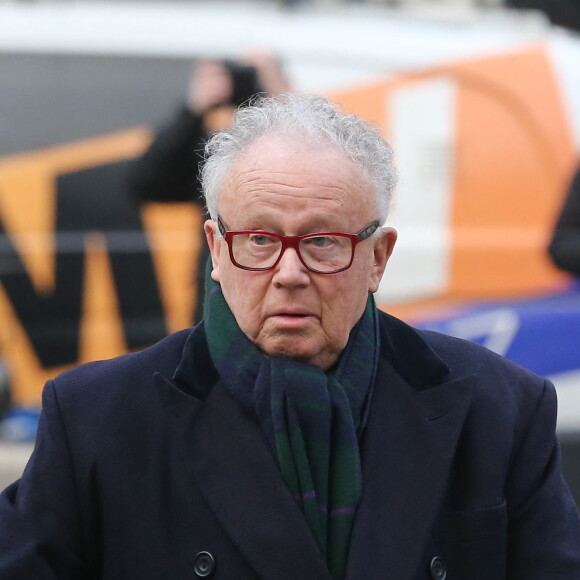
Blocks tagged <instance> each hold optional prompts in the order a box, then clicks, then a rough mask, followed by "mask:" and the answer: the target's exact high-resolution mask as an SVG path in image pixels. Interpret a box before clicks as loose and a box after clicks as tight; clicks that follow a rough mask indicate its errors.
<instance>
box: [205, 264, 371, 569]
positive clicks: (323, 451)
mask: <svg viewBox="0 0 580 580" xmlns="http://www.w3.org/2000/svg"><path fill="white" fill-rule="evenodd" d="M206 279H207V280H208V282H207V288H206V303H205V316H204V325H205V330H206V337H207V342H208V347H209V352H210V355H211V358H212V361H213V363H214V366H215V367H216V369H217V371H218V373H219V376H220V378H221V380H222V381H223V382H224V383H225V385H226V388H227V389H228V390H229V391H230V393H231V394H232V396H233V397H234V398H235V399H236V400H238V401H239V402H240V403H241V404H242V405H243V406H244V407H245V408H246V409H247V410H249V411H250V412H251V413H252V414H254V415H255V416H256V417H257V419H258V421H259V423H260V425H261V428H262V430H263V431H264V434H265V436H266V439H267V441H268V443H269V445H270V448H271V449H272V451H273V454H274V456H275V457H276V458H277V461H278V466H279V469H280V472H281V474H282V478H283V479H284V481H285V483H286V485H287V486H288V488H289V489H290V492H291V493H292V494H293V495H294V497H295V498H296V501H297V502H298V504H299V506H300V508H301V510H302V512H303V513H304V517H305V519H306V522H307V524H308V526H309V528H310V530H311V531H312V534H313V535H314V538H315V539H316V542H317V543H318V546H319V547H320V550H321V551H322V553H323V555H324V557H325V558H326V561H327V564H328V567H329V570H330V572H331V574H332V575H333V577H335V578H343V577H344V575H345V573H346V563H347V556H348V548H349V545H350V535H351V530H352V525H353V521H354V515H355V511H356V508H357V505H358V502H359V499H360V496H361V489H362V474H361V461H360V453H359V447H358V440H359V438H360V436H361V433H362V431H363V429H364V426H365V423H366V417H367V410H368V403H369V399H370V395H371V388H372V385H373V382H374V377H375V370H376V367H377V360H378V352H379V334H378V320H377V312H376V307H375V303H374V299H373V297H372V294H369V298H368V301H367V305H366V308H365V312H364V315H363V316H362V318H361V319H360V321H359V322H358V323H357V324H356V326H355V327H354V328H353V330H352V331H351V334H350V338H349V341H348V344H347V346H346V348H345V350H344V351H343V353H342V355H341V357H340V360H339V362H338V364H337V365H335V367H334V369H332V370H331V371H329V372H328V373H324V371H322V369H320V368H319V367H317V366H315V365H312V364H309V363H302V362H297V361H294V360H291V359H288V358H280V357H268V356H265V355H263V354H262V353H261V352H260V351H259V350H258V348H257V347H256V346H255V345H254V344H253V343H252V342H251V341H250V340H249V339H248V338H247V337H246V335H245V334H244V333H243V332H242V331H241V330H240V328H239V326H238V324H237V322H236V319H235V318H234V316H233V314H232V312H231V310H230V309H229V307H228V305H227V303H226V301H225V299H224V296H223V294H222V291H221V287H220V285H219V284H216V283H215V282H213V281H212V280H211V278H210V276H209V275H208V276H207V278H206Z"/></svg>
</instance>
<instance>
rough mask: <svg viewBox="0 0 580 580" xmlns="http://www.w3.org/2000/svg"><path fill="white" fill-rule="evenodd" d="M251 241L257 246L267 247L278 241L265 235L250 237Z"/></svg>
mask: <svg viewBox="0 0 580 580" xmlns="http://www.w3.org/2000/svg"><path fill="white" fill-rule="evenodd" d="M250 241H251V242H252V244H254V245H256V246H267V245H268V244H272V243H274V242H275V241H276V239H275V238H272V237H271V236H265V235H263V234H254V235H252V236H250Z"/></svg>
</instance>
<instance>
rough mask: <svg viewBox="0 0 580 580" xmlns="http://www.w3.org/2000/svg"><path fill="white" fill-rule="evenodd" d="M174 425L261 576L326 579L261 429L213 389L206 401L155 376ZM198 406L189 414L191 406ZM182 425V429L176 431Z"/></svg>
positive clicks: (207, 493) (218, 512) (203, 484)
mask: <svg viewBox="0 0 580 580" xmlns="http://www.w3.org/2000/svg"><path fill="white" fill-rule="evenodd" d="M157 384H158V388H159V390H160V393H161V398H162V401H163V404H164V406H165V407H166V409H167V410H168V411H169V412H170V413H171V415H172V419H171V420H172V421H173V427H172V428H174V429H177V430H178V431H180V432H181V434H183V435H184V436H185V439H184V440H185V441H189V442H190V443H188V444H187V445H185V446H184V455H185V456H184V457H183V458H182V461H183V464H184V465H185V466H187V467H186V469H190V470H191V473H192V475H193V477H194V478H195V480H196V483H197V484H198V486H199V488H200V490H201V492H202V494H203V495H204V497H205V500H206V501H207V503H208V505H209V506H210V508H211V509H212V511H213V512H214V514H215V516H216V518H217V519H218V520H219V522H220V523H221V525H222V526H223V528H224V529H225V530H226V532H227V533H228V535H229V536H230V537H231V539H232V540H233V542H234V544H235V545H236V546H237V547H238V549H239V550H240V552H241V553H242V554H243V556H244V557H245V558H246V560H247V561H248V562H249V563H250V565H251V566H252V567H253V568H254V569H255V571H256V573H257V574H258V576H259V577H260V578H264V579H269V580H280V579H283V578H301V579H304V580H325V579H328V580H330V578H331V577H330V575H329V572H328V568H327V566H326V563H325V561H324V559H323V557H322V555H321V552H320V550H319V549H318V546H317V545H316V543H315V541H314V538H313V536H312V534H311V532H310V530H309V529H308V527H307V525H306V521H305V519H304V516H303V515H302V513H301V512H300V510H299V508H298V506H297V504H296V501H295V500H294V498H293V497H292V496H291V494H290V492H289V491H288V489H287V488H286V486H285V484H284V482H283V481H282V478H281V477H280V473H279V471H278V468H277V466H276V463H275V461H274V459H273V457H272V454H271V453H270V450H269V449H268V447H267V444H266V442H265V439H264V436H263V434H262V431H261V429H260V427H259V426H258V424H257V423H256V422H255V421H254V420H253V419H252V418H250V417H249V416H247V415H246V414H245V412H244V410H243V409H242V408H241V406H240V405H239V404H237V403H236V402H235V401H233V400H232V398H231V397H230V395H229V394H228V392H227V390H226V389H225V387H224V385H223V384H222V383H220V382H218V383H217V384H215V386H214V387H213V389H212V390H211V392H210V393H209V395H208V396H207V398H206V399H205V401H203V402H202V401H199V400H197V399H194V398H193V397H191V396H189V395H187V394H186V393H184V392H183V391H182V390H180V389H179V388H177V387H175V386H174V385H172V384H171V383H170V382H169V381H167V380H165V379H163V378H162V377H160V376H158V377H157ZM185 399H190V400H191V401H194V404H193V405H194V407H198V411H197V413H195V417H194V418H193V417H192V414H191V413H192V403H191V401H190V402H189V403H187V404H185V403H186V401H185ZM180 426H181V427H180Z"/></svg>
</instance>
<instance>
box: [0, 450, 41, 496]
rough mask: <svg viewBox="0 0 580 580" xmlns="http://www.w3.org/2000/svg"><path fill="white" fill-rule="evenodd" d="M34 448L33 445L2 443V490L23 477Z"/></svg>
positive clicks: (0, 468)
mask: <svg viewBox="0 0 580 580" xmlns="http://www.w3.org/2000/svg"><path fill="white" fill-rule="evenodd" d="M33 447H34V446H33V445H32V443H2V442H0V490H1V489H4V488H5V487H6V486H7V485H9V484H10V483H12V482H13V481H15V480H17V479H18V478H19V477H20V476H21V475H22V471H23V470H24V467H25V466H26V462H27V461H28V458H29V457H30V454H31V453H32V449H33Z"/></svg>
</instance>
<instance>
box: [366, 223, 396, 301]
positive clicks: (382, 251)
mask: <svg viewBox="0 0 580 580" xmlns="http://www.w3.org/2000/svg"><path fill="white" fill-rule="evenodd" d="M396 242H397V230H395V229H394V228H382V235H381V237H380V238H377V239H376V240H375V245H374V249H373V257H374V260H375V261H374V265H373V269H372V271H371V275H370V277H369V287H368V290H369V292H376V291H377V290H378V289H379V284H380V283H381V279H382V277H383V274H384V273H385V268H386V267H387V262H388V261H389V258H390V257H391V254H392V253H393V249H394V247H395V243H396Z"/></svg>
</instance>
